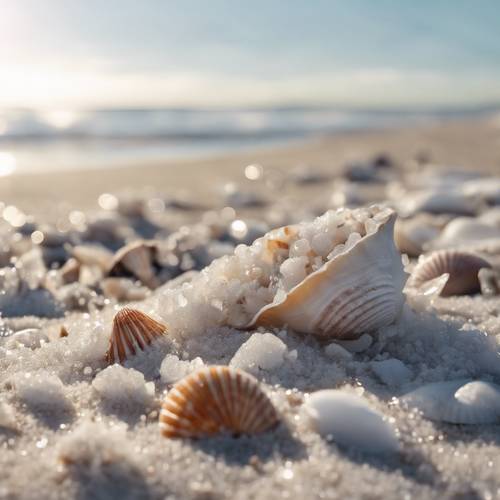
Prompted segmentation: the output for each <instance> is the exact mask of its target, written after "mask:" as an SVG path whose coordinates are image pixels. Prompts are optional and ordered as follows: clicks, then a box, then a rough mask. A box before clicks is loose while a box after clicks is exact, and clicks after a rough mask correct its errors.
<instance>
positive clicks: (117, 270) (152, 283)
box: [108, 240, 159, 288]
mask: <svg viewBox="0 0 500 500" xmlns="http://www.w3.org/2000/svg"><path fill="white" fill-rule="evenodd" d="M156 251H157V249H156V244H155V243H154V242H146V241H143V240H139V241H135V242H133V243H130V244H128V245H125V246H124V247H122V248H121V249H120V250H118V252H116V254H115V256H114V257H113V260H112V261H111V264H110V266H109V270H108V273H109V274H110V275H111V276H120V275H121V274H122V273H123V271H125V272H127V273H131V274H132V275H133V276H135V277H136V278H137V279H139V280H140V281H141V282H142V283H143V284H144V285H146V286H147V287H149V288H156V287H157V286H158V284H159V283H158V280H157V278H156V276H155V269H154V266H153V259H154V256H155V254H156Z"/></svg>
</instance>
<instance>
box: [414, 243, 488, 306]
mask: <svg viewBox="0 0 500 500" xmlns="http://www.w3.org/2000/svg"><path fill="white" fill-rule="evenodd" d="M483 267H488V268H490V267H491V265H490V264H489V262H487V261H486V260H484V259H483V258H482V257H479V256H478V255H475V254H473V253H469V252H463V251H460V250H439V251H436V252H432V253H431V254H428V255H425V256H424V257H422V258H420V260H419V262H418V264H417V265H416V267H415V269H414V270H413V272H412V274H411V276H410V279H409V280H408V286H409V287H412V288H421V287H422V286H423V285H424V284H426V283H428V282H429V281H431V280H433V279H435V278H438V277H439V276H441V275H443V274H448V275H449V277H448V280H447V281H446V284H445V285H444V287H443V289H442V290H441V293H440V295H442V296H443V297H446V296H449V295H466V294H472V293H476V292H478V291H479V289H480V285H479V279H478V276H477V275H478V272H479V270H480V269H481V268H483Z"/></svg>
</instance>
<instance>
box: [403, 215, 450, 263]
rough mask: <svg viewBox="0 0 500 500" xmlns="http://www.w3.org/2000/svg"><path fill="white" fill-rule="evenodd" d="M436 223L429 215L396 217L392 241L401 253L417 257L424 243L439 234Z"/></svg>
mask: <svg viewBox="0 0 500 500" xmlns="http://www.w3.org/2000/svg"><path fill="white" fill-rule="evenodd" d="M439 233H440V229H439V227H438V224H437V223H436V222H435V221H433V220H432V219H431V216H428V215H426V214H420V215H419V216H416V217H414V218H412V219H398V220H397V221H396V225H395V226H394V241H395V242H396V246H397V248H398V249H399V251H400V252H401V253H406V254H408V255H409V256H410V257H418V256H419V255H420V254H421V253H422V251H423V249H424V245H425V244H427V243H428V242H430V241H432V240H433V239H434V238H437V237H438V236H439Z"/></svg>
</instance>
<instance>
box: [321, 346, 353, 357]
mask: <svg viewBox="0 0 500 500" xmlns="http://www.w3.org/2000/svg"><path fill="white" fill-rule="evenodd" d="M325 354H326V355H327V356H328V357H329V358H332V359H336V360H346V361H347V360H350V359H352V354H351V353H350V352H349V351H348V350H347V349H345V348H344V347H342V346H341V345H339V344H336V343H335V342H332V343H331V344H328V345H327V346H326V347H325Z"/></svg>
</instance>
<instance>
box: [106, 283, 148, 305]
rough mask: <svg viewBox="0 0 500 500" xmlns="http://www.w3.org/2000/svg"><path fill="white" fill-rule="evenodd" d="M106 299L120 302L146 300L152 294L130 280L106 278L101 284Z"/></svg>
mask: <svg viewBox="0 0 500 500" xmlns="http://www.w3.org/2000/svg"><path fill="white" fill-rule="evenodd" d="M100 286H101V289H102V291H103V293H104V295H105V296H106V297H109V298H112V299H115V300H117V301H118V302H128V301H138V300H144V299H145V298H146V297H147V296H148V295H149V293H150V291H149V289H148V288H146V287H144V286H137V284H136V283H135V282H134V281H132V280H130V279H128V278H105V279H104V280H102V281H101V283H100Z"/></svg>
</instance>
